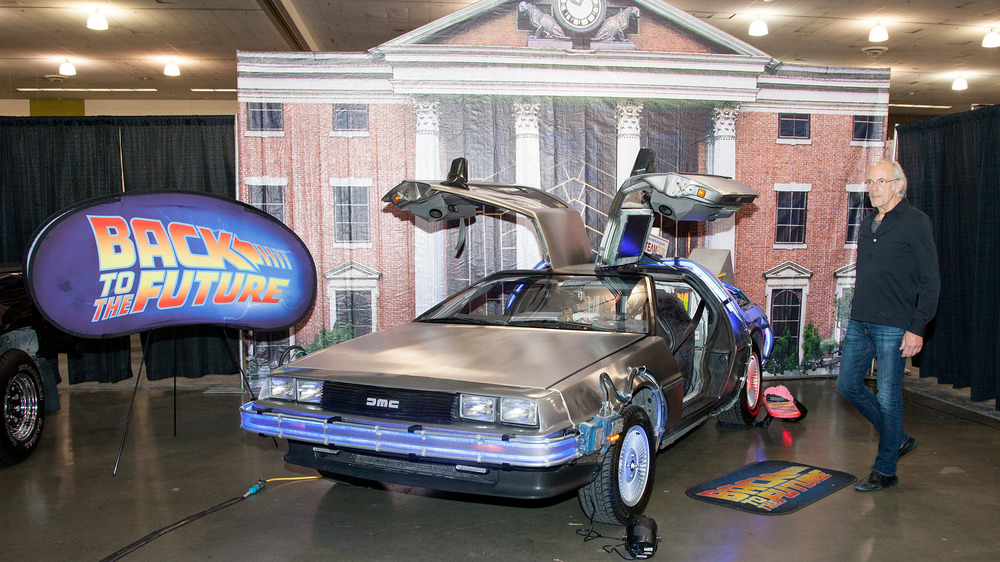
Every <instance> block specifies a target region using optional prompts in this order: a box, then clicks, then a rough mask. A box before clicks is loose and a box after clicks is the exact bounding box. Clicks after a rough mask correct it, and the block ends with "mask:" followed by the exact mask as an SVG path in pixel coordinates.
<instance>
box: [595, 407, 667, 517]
mask: <svg viewBox="0 0 1000 562" xmlns="http://www.w3.org/2000/svg"><path fill="white" fill-rule="evenodd" d="M622 421H623V427H624V429H623V430H622V433H621V434H620V436H619V438H618V440H617V441H616V442H615V443H614V444H613V445H612V446H611V448H610V449H608V452H607V453H606V454H605V455H604V459H603V460H602V461H601V468H600V470H599V471H598V473H597V476H595V477H594V480H593V481H592V482H591V483H590V484H587V485H586V486H584V487H583V488H580V491H579V492H578V495H579V497H580V506H581V507H582V508H583V513H584V514H585V515H586V516H587V517H589V518H590V519H591V520H593V521H596V522H598V523H608V524H611V525H624V524H625V523H626V522H628V520H629V519H631V518H632V517H633V516H635V515H639V514H641V513H642V512H643V510H645V509H646V504H647V503H649V496H650V494H651V493H652V486H653V476H654V472H655V471H654V468H655V466H656V465H655V464H654V462H653V454H654V452H655V450H656V449H655V447H654V444H653V426H652V424H650V423H649V417H647V416H646V412H645V411H643V410H642V408H639V407H638V406H629V407H627V408H625V410H624V411H623V412H622Z"/></svg>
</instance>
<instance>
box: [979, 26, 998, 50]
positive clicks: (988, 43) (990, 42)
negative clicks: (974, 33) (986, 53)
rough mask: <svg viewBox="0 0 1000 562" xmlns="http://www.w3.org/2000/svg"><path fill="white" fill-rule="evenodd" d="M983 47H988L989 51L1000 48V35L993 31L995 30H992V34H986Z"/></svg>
mask: <svg viewBox="0 0 1000 562" xmlns="http://www.w3.org/2000/svg"><path fill="white" fill-rule="evenodd" d="M983 47H986V48H987V49H994V48H996V47H1000V33H997V32H996V31H994V30H993V28H990V32H989V33H987V34H986V37H983Z"/></svg>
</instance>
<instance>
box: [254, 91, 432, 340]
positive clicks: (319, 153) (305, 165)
mask: <svg viewBox="0 0 1000 562" xmlns="http://www.w3.org/2000/svg"><path fill="white" fill-rule="evenodd" d="M283 114H284V115H283V118H284V136H277V137H263V138H262V137H254V136H246V135H244V134H242V133H243V132H244V131H245V129H246V125H245V123H246V104H245V103H241V104H240V123H241V125H240V132H241V135H240V163H239V167H240V179H241V181H240V198H241V199H242V200H244V201H247V200H249V192H248V189H247V186H246V178H248V177H260V176H272V177H283V178H287V179H288V184H287V185H286V187H285V223H286V224H287V225H288V226H289V228H291V229H292V230H293V231H295V233H296V234H298V236H299V237H300V238H302V241H303V242H304V243H305V245H306V247H307V248H309V251H310V253H311V254H312V256H313V260H314V261H315V262H316V270H317V277H318V279H317V286H318V291H317V298H316V305H315V307H314V308H313V311H312V313H311V314H310V315H309V316H307V317H306V318H305V319H304V320H303V321H302V323H301V324H300V325H299V326H296V341H297V342H298V343H299V344H300V345H307V344H309V343H311V342H312V341H313V338H314V337H315V335H316V334H317V333H318V332H319V330H320V328H321V327H326V328H330V327H331V322H330V315H331V303H330V302H329V299H328V295H327V281H326V279H325V278H324V276H323V274H324V272H326V271H329V270H330V269H333V268H335V267H337V266H340V265H343V264H345V263H347V262H349V261H354V262H357V263H359V264H361V265H364V266H367V267H369V268H371V269H373V270H376V271H378V272H380V273H381V275H382V277H381V279H380V281H379V301H378V303H377V310H378V320H377V324H378V326H379V327H380V328H384V327H388V326H395V325H398V324H401V323H403V322H406V321H408V320H410V319H412V317H413V310H414V306H415V304H414V297H413V295H414V287H413V264H412V258H411V255H410V254H411V252H412V248H413V229H412V219H411V218H410V217H409V216H408V215H404V214H402V213H398V212H393V211H390V210H387V209H386V205H385V204H384V203H382V201H381V197H382V195H383V194H385V193H386V192H387V191H389V189H391V188H392V187H393V186H394V185H396V184H397V183H399V182H400V181H402V180H404V179H407V178H410V177H412V175H413V163H412V160H413V158H412V155H413V153H414V147H413V138H414V133H413V130H414V126H415V123H414V120H415V118H414V116H413V111H412V110H411V108H410V107H409V106H407V105H389V104H387V105H371V106H369V126H370V129H369V134H368V135H367V136H348V137H344V136H331V135H330V132H331V131H332V130H333V106H332V104H305V103H295V104H285V105H284V106H283ZM331 178H338V179H344V178H357V179H368V180H371V182H372V186H371V188H370V189H369V197H368V205H369V216H370V218H371V242H370V244H364V245H359V246H356V247H351V248H346V247H343V245H340V244H337V243H335V242H334V233H333V224H334V216H333V213H334V209H333V201H334V195H333V191H334V189H333V187H332V186H331V183H330V179H331ZM362 246H363V247H362Z"/></svg>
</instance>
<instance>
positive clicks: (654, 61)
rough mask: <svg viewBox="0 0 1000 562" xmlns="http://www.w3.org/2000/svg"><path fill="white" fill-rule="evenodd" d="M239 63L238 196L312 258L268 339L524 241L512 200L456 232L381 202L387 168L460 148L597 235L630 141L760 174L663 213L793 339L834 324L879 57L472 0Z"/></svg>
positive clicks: (644, 10)
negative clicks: (302, 292)
mask: <svg viewBox="0 0 1000 562" xmlns="http://www.w3.org/2000/svg"><path fill="white" fill-rule="evenodd" d="M582 6H589V7H590V8H591V9H590V10H587V11H586V12H585V13H584V12H579V13H578V11H579V10H580V9H581V7H582ZM238 80H239V99H240V113H239V116H238V129H239V130H238V139H237V140H238V145H239V197H240V199H241V200H243V201H245V202H247V203H250V204H252V205H254V206H257V207H259V208H261V209H263V210H265V211H266V212H268V213H271V214H272V215H274V216H276V217H278V218H279V219H281V220H282V221H284V222H285V223H286V224H287V225H288V226H289V227H290V228H292V229H293V230H294V231H295V232H296V233H297V234H298V235H299V236H300V237H301V238H302V240H303V241H304V242H305V244H306V245H307V247H308V248H309V249H310V251H311V252H312V253H313V256H314V259H315V261H316V265H317V271H318V276H319V279H318V284H319V289H318V293H319V294H318V295H317V300H316V306H315V308H314V310H313V312H312V313H311V315H310V316H308V317H307V318H306V319H305V320H304V321H303V322H302V323H301V324H300V325H298V326H296V327H295V328H294V329H293V330H291V331H290V332H289V333H281V334H269V335H264V334H260V335H258V340H259V341H261V342H262V343H263V340H264V339H270V340H275V345H277V346H278V347H279V348H280V347H281V346H283V345H287V344H288V343H290V342H295V343H298V344H299V345H303V346H308V345H309V344H311V343H313V342H314V341H316V340H317V338H319V337H320V336H321V333H322V332H324V331H336V330H338V329H344V328H349V331H351V332H352V333H353V334H355V335H360V334H364V333H368V332H371V331H375V330H378V329H380V328H385V327H388V326H393V325H397V324H400V323H402V322H405V321H408V320H410V319H412V318H413V317H414V316H415V315H416V314H418V313H420V312H422V311H423V310H426V309H427V308H428V307H429V306H431V305H432V304H434V303H435V302H437V301H438V300H440V299H441V298H443V297H444V296H446V295H447V294H451V293H453V292H454V291H456V290H458V289H460V288H462V287H464V286H466V285H467V284H468V283H469V282H470V281H472V280H475V279H476V278H478V277H481V276H483V275H486V274H488V273H491V272H493V271H496V270H499V269H503V268H509V267H532V266H534V265H535V263H537V260H538V257H537V247H536V246H535V244H534V240H533V239H532V237H531V236H530V235H528V234H526V232H527V231H526V230H525V229H524V228H523V227H522V226H520V225H519V224H518V223H517V221H516V220H515V219H513V218H512V217H509V216H507V215H503V214H501V215H489V216H481V217H479V218H478V219H477V220H476V221H475V222H474V223H473V224H472V225H471V228H470V230H469V237H468V241H467V242H466V244H465V247H464V249H463V251H462V252H461V253H458V252H456V248H455V246H456V241H457V240H456V237H457V229H455V228H448V226H456V225H444V226H443V227H442V226H441V225H430V224H427V223H424V222H423V221H421V220H419V219H414V218H412V217H410V216H408V215H402V214H399V213H396V212H394V211H393V210H391V209H390V208H388V207H387V206H386V205H385V204H384V203H382V202H381V200H380V199H381V197H382V195H383V194H385V193H386V192H387V191H388V190H389V189H390V188H392V187H393V186H394V185H396V184H397V183H399V182H400V181H402V180H404V179H441V178H442V177H443V176H444V175H445V174H446V173H447V169H448V165H449V162H450V161H451V160H452V159H453V158H456V157H458V156H464V157H466V158H467V159H468V160H469V173H470V176H471V177H472V178H473V179H476V180H488V181H497V182H508V183H519V184H522V185H530V186H535V187H540V188H542V189H544V190H546V191H550V192H554V193H556V194H558V195H559V196H560V197H562V198H564V199H566V200H568V201H569V202H571V203H572V205H573V206H574V207H575V208H576V209H578V210H579V211H580V212H581V213H582V215H583V216H584V220H585V223H586V224H587V226H588V229H589V230H590V233H591V242H592V244H593V246H594V247H595V248H596V247H597V245H598V242H599V240H600V233H601V232H602V231H603V227H604V223H605V219H606V212H607V209H608V207H609V205H610V201H611V198H612V197H613V195H614V193H615V191H616V189H617V188H618V186H619V185H620V184H621V183H622V181H623V180H624V179H625V178H626V177H627V175H628V171H629V170H630V168H631V165H632V162H633V160H634V159H635V155H636V153H637V151H638V150H639V148H640V147H649V148H652V149H654V150H655V151H656V153H657V162H656V169H657V171H673V170H677V171H687V172H702V173H713V174H720V175H724V176H729V177H734V178H735V179H737V180H740V181H742V182H744V183H746V184H748V185H750V186H752V187H754V188H755V189H756V190H757V191H758V192H760V194H761V196H760V198H759V199H758V200H757V201H756V204H755V205H754V206H752V207H750V208H745V209H743V210H742V211H741V212H740V213H738V214H737V216H735V217H733V218H730V219H728V220H725V221H715V222H712V223H709V224H688V223H684V224H677V223H674V222H673V221H670V220H667V219H664V220H662V222H661V224H660V225H659V227H660V234H661V236H663V237H665V238H667V239H668V240H671V243H672V244H673V251H674V252H676V254H677V255H679V256H682V257H683V256H687V255H688V253H689V252H690V251H691V250H692V249H693V248H725V249H729V250H730V251H731V252H732V254H733V263H734V266H735V270H736V271H735V279H731V280H728V281H730V282H734V283H735V284H736V285H738V286H740V287H741V288H743V289H744V290H745V291H746V292H747V294H748V295H750V297H751V298H753V299H754V300H756V301H757V302H759V303H761V304H762V305H765V306H766V310H767V311H768V313H769V314H770V316H771V319H772V322H773V323H774V324H775V328H776V334H777V335H781V334H782V333H784V332H785V330H786V329H787V333H788V337H789V338H790V340H791V345H792V346H793V347H792V349H796V350H799V355H800V356H801V343H802V342H803V341H804V339H808V338H813V339H815V338H817V337H818V338H821V339H825V340H829V342H828V345H832V344H833V343H834V342H837V341H839V339H840V336H839V330H840V321H841V319H842V316H843V311H844V310H846V306H847V305H846V304H845V303H848V302H849V299H850V294H851V291H852V287H853V284H854V259H855V258H854V255H855V251H856V244H855V240H856V228H857V225H858V224H859V223H860V220H861V216H862V215H863V213H864V212H865V211H866V210H867V209H870V204H869V202H868V201H867V198H866V195H865V192H864V187H863V184H862V182H863V179H864V173H865V169H866V168H867V166H868V165H869V164H870V163H871V162H873V161H876V160H879V159H881V158H882V157H883V153H884V150H885V148H884V142H883V139H884V137H885V123H886V114H887V103H888V97H889V94H888V88H889V69H868V68H830V67H809V66H802V65H795V64H788V63H784V62H782V61H779V60H775V59H773V58H772V57H770V56H769V55H768V54H766V53H763V52H761V51H759V50H757V49H756V48H754V47H752V46H750V45H748V44H746V43H744V42H743V41H741V40H739V39H737V38H735V37H732V36H730V35H727V34H725V33H722V32H721V31H719V30H717V29H715V28H714V27H711V26H710V25H708V24H707V23H706V22H704V21H702V20H699V19H697V18H695V17H693V16H690V15H688V14H686V13H684V12H682V11H680V10H677V9H676V8H674V7H672V6H670V5H668V4H666V3H663V2H659V1H656V0H650V1H625V0H621V1H619V0H608V1H604V0H587V1H584V2H580V3H576V2H567V1H565V0H555V1H554V2H552V3H541V2H537V3H536V2H528V1H517V0H515V1H510V0H507V1H502V0H484V1H482V2H479V3H476V4H473V5H471V6H469V7H468V8H466V9H463V10H460V11H458V12H455V13H454V14H452V15H450V16H448V17H446V18H443V19H441V20H438V21H436V22H433V23H431V24H428V25H426V26H424V27H422V28H420V29H417V30H415V31H413V32H411V33H408V34H406V35H403V36H401V37H398V38H396V39H394V40H392V41H389V42H387V43H385V44H382V45H380V46H378V47H376V48H374V49H371V50H370V51H368V52H364V53H257V52H243V53H240V54H239V63H238ZM810 325H811V327H810ZM813 328H814V330H813ZM260 347H261V349H264V348H266V346H265V345H261V346H260ZM826 351H829V349H827V350H826ZM772 370H773V369H772ZM778 370H779V371H780V370H783V369H778Z"/></svg>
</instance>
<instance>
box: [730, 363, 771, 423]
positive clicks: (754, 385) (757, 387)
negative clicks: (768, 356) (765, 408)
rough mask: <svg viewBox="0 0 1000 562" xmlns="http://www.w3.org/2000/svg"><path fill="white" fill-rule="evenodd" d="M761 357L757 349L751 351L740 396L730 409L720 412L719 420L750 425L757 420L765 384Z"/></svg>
mask: <svg viewBox="0 0 1000 562" xmlns="http://www.w3.org/2000/svg"><path fill="white" fill-rule="evenodd" d="M761 373H762V369H761V365H760V358H759V357H758V356H757V350H751V351H750V357H749V358H748V359H747V372H746V376H745V377H744V378H745V382H744V383H743V388H742V389H741V390H740V397H739V399H738V400H736V403H734V404H733V405H732V406H731V407H730V408H729V409H728V410H725V411H723V412H722V413H720V414H719V421H721V422H722V423H725V424H728V425H735V426H739V427H750V426H751V425H753V423H754V421H756V420H757V414H758V413H760V407H761V404H762V403H763V402H762V399H763V396H764V395H763V393H764V389H763V384H762V381H761Z"/></svg>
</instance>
